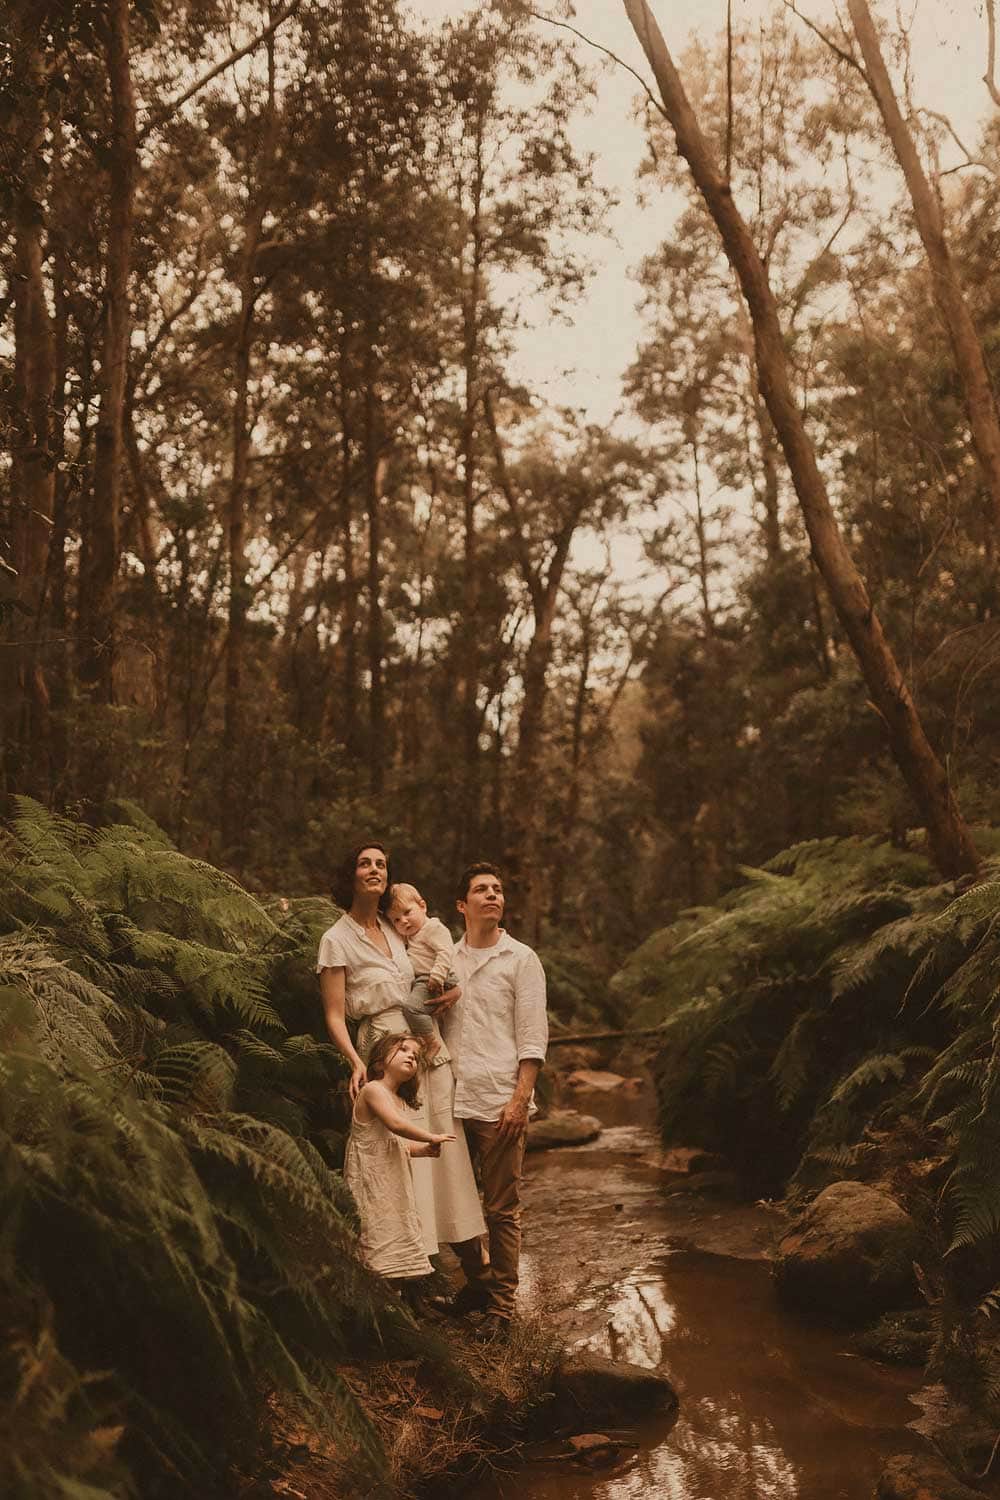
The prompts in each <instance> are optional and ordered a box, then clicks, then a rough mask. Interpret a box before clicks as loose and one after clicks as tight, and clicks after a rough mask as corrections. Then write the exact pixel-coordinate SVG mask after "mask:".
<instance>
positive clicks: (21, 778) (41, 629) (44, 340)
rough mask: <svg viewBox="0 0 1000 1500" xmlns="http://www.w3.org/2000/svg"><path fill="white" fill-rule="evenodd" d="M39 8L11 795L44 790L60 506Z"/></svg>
mask: <svg viewBox="0 0 1000 1500" xmlns="http://www.w3.org/2000/svg"><path fill="white" fill-rule="evenodd" d="M32 9H33V7H29V6H27V5H21V6H18V7H17V9H16V11H15V13H14V16H13V18H12V19H13V22H14V35H15V38H16V43H17V51H18V58H19V61H20V64H21V68H22V69H23V83H24V98H25V106H24V127H23V135H22V139H21V141H20V143H19V144H20V146H21V152H20V154H21V160H22V166H21V172H20V182H19V184H18V188H17V191H16V193H15V195H14V205H13V207H14V212H13V228H14V268H13V270H14V274H13V277H12V282H13V290H14V391H15V395H16V398H17V399H18V403H19V405H18V410H17V412H16V415H15V428H14V433H13V442H12V444H11V459H12V467H11V505H12V515H11V543H12V547H11V562H12V565H13V567H14V568H15V569H16V570H17V573H18V585H17V587H18V597H19V601H20V603H21V604H22V605H23V607H24V610H25V611H26V613H24V614H23V615H19V616H18V617H16V626H15V628H16V638H17V639H18V640H19V641H20V642H21V644H20V645H18V646H16V647H15V648H14V649H10V650H7V651H4V652H3V653H2V656H3V664H2V670H3V678H2V679H0V687H2V689H3V700H4V702H3V719H4V731H5V732H4V745H5V748H6V756H5V768H4V769H5V775H4V781H5V783H6V785H7V787H8V788H9V789H10V790H12V791H13V790H15V789H16V790H20V791H32V792H38V791H40V790H41V787H40V785H39V784H38V781H37V779H36V778H35V777H34V776H32V775H31V767H32V766H33V765H36V766H37V765H38V764H39V752H40V751H41V750H42V743H41V742H42V740H43V739H44V738H45V731H46V721H47V712H46V710H47V706H48V690H47V687H46V683H45V676H44V671H43V667H42V665H41V662H42V658H41V657H40V651H41V650H42V649H43V648H42V647H41V644H40V643H41V641H42V640H43V638H44V636H45V633H46V622H45V619H44V618H43V604H44V592H45V576H46V561H47V559H48V554H49V541H50V534H51V528H52V518H53V510H54V497H55V484H54V477H55V462H54V459H53V455H52V401H53V392H54V382H55V345H54V339H53V331H52V323H51V320H50V317H49V312H48V306H47V303H46V298H45V277H44V272H43V261H44V253H43V232H44V218H43V209H42V203H43V201H44V199H45V193H46V188H45V181H46V175H47V169H46V165H45V156H44V151H43V146H44V142H45V135H46V130H47V125H48V120H47V111H46V108H45V90H46V77H45V65H44V60H43V57H42V51H41V44H40V40H39V36H38V31H37V26H36V25H35V24H33V21H32V16H31V10H32ZM26 778H27V779H26Z"/></svg>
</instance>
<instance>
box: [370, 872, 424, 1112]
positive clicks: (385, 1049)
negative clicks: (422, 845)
mask: <svg viewBox="0 0 1000 1500" xmlns="http://www.w3.org/2000/svg"><path fill="white" fill-rule="evenodd" d="M364 847H365V848H366V849H367V848H369V847H371V848H374V847H375V846H374V845H371V846H369V845H368V844H365V845H364ZM400 1042H420V1038H419V1037H418V1036H412V1035H411V1034H410V1032H408V1031H402V1032H398V1033H396V1034H395V1035H390V1036H380V1037H379V1038H378V1040H377V1041H376V1042H375V1043H374V1045H373V1046H372V1050H371V1051H370V1052H369V1054H368V1061H367V1063H366V1064H365V1071H366V1072H367V1074H368V1080H369V1082H371V1083H374V1082H375V1081H376V1080H377V1079H379V1078H384V1077H385V1067H386V1063H387V1062H388V1061H389V1059H390V1057H392V1055H393V1053H394V1052H395V1051H396V1049H397V1048H398V1046H399V1044H400ZM422 1051H423V1048H422V1046H421V1052H422ZM396 1092H397V1094H398V1095H399V1097H400V1098H401V1099H402V1101H403V1103H404V1104H408V1105H409V1106H410V1108H411V1109H419V1108H420V1074H419V1073H414V1075H413V1077H412V1078H408V1079H407V1080H406V1082H405V1083H401V1084H400V1085H399V1088H398V1089H397V1090H396Z"/></svg>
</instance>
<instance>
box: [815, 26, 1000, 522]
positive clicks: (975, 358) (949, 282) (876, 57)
mask: <svg viewBox="0 0 1000 1500" xmlns="http://www.w3.org/2000/svg"><path fill="white" fill-rule="evenodd" d="M847 6H848V10H849V12H850V16H851V24H852V26H853V28H854V34H855V36H856V37H857V41H858V46H859V48H860V51H861V56H862V59H863V62H864V67H863V73H864V78H865V81H866V83H867V84H868V87H869V88H870V89H871V92H872V96H873V98H874V99H875V102H876V104H877V105H878V109H879V113H880V115H881V116H882V121H883V123H884V125H885V130H886V134H887V135H888V137H889V140H890V142H891V143H892V150H893V153H894V155H895V157H896V160H897V161H898V162H899V165H900V168H901V170H902V173H903V177H904V179H905V181H906V187H907V191H908V193H909V196H910V202H911V204H912V206H913V217H914V220H915V222H916V225H917V229H918V231H919V233H920V239H921V241H922V243H923V246H924V250H925V252H926V255H927V263H928V266H929V268H930V276H931V288H932V291H933V297H934V305H935V307H936V308H937V312H938V315H939V317H940V319H941V322H942V324H943V326H944V328H945V331H946V333H947V335H948V338H949V341H950V343H951V348H952V353H953V356H954V360H955V365H956V368H957V370H958V374H959V379H960V381H961V383H962V389H963V393H964V396H965V406H966V411H967V413H968V418H969V427H970V430H971V433H972V443H973V447H974V448H975V452H976V457H977V458H978V460H979V466H980V468H981V470H982V474H983V480H984V482H985V484H986V487H987V491H988V494H989V497H990V503H991V505H992V509H993V519H994V525H998V524H1000V415H998V413H997V404H996V395H995V392H994V390H993V385H992V381H991V378H990V371H989V369H988V366H987V362H986V357H985V354H984V351H983V345H982V342H981V339H980V335H979V332H978V330H977V328H976V324H975V321H974V320H973V317H972V315H971V312H970V310H969V307H968V304H967V301H966V297H965V293H964V290H963V287H962V283H961V279H960V276H959V271H958V268H957V266H956V263H955V257H954V255H953V253H952V250H951V247H950V245H949V241H948V233H947V229H946V224H945V217H944V211H943V207H942V203H941V196H940V190H939V187H938V188H937V189H936V188H935V185H934V184H933V183H932V182H931V181H930V180H929V178H928V175H927V173H926V172H925V170H924V167H923V165H922V163H921V160H920V154H919V152H918V149H917V144H916V141H915V139H914V136H913V133H912V132H911V130H910V128H909V126H908V125H907V122H906V119H905V117H904V115H903V111H902V109H901V108H900V105H899V101H898V100H897V98H896V93H895V90H894V88H893V85H892V79H891V78H890V76H889V70H888V68H887V67H886V63H885V58H884V57H883V55H882V47H881V44H880V42H879V37H878V32H877V30H876V27H875V22H874V20H873V19H872V14H871V11H870V10H869V8H868V5H867V3H866V0H847ZM841 55H844V54H843V53H841Z"/></svg>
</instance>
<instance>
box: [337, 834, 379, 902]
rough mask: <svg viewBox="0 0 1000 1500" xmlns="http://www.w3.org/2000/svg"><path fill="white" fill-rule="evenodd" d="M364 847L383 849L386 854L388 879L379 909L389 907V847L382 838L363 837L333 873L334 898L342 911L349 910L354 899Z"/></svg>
mask: <svg viewBox="0 0 1000 1500" xmlns="http://www.w3.org/2000/svg"><path fill="white" fill-rule="evenodd" d="M364 849H381V851H382V853H383V854H384V855H385V867H386V881H385V890H384V891H383V893H382V895H381V896H380V897H379V903H378V909H379V911H387V910H388V907H389V891H390V890H391V889H392V859H391V857H390V855H389V851H388V849H387V848H386V847H385V845H384V844H383V843H382V841H381V839H362V841H361V843H360V844H355V845H354V848H353V849H351V850H349V851H348V853H347V854H345V855H344V858H343V859H342V860H341V862H340V864H339V865H338V866H337V868H336V870H335V871H334V875H333V882H332V889H333V899H334V901H336V903H337V905H338V906H339V907H340V908H341V910H342V911H349V910H350V907H351V902H352V901H353V900H354V876H355V872H356V871H357V868H358V859H359V857H360V855H361V852H362V850H364Z"/></svg>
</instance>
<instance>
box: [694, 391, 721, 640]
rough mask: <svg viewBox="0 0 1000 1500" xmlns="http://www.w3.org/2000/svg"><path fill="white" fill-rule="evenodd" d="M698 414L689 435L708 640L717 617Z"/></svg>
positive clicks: (702, 598)
mask: <svg viewBox="0 0 1000 1500" xmlns="http://www.w3.org/2000/svg"><path fill="white" fill-rule="evenodd" d="M697 420H698V418H697V414H696V415H694V416H692V418H691V420H690V425H689V431H688V434H687V437H688V442H689V443H690V445H691V462H692V465H693V467H694V508H695V536H696V539H697V543H698V589H699V592H700V594H701V623H702V627H703V629H704V631H705V635H706V638H708V639H711V637H712V636H714V635H715V616H714V615H713V614H712V598H711V594H710V592H709V587H708V533H707V530H706V527H705V509H704V506H703V504H702V497H701V452H700V449H699V447H698V434H697V429H696V426H695V424H696V423H697Z"/></svg>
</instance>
